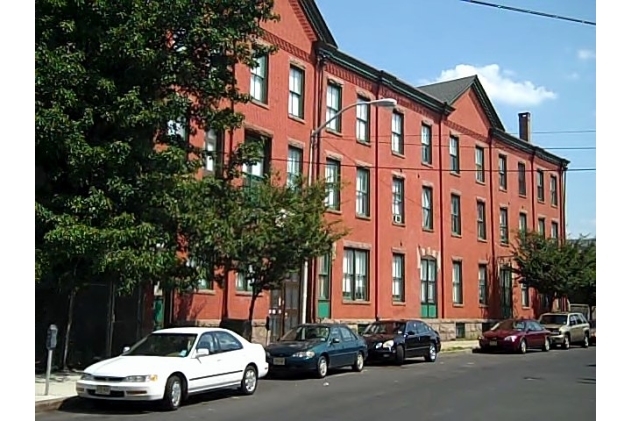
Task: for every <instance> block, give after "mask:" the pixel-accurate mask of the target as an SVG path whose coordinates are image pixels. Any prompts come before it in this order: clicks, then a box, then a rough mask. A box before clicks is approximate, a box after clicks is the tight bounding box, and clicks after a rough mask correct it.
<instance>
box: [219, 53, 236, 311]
mask: <svg viewBox="0 0 631 421" xmlns="http://www.w3.org/2000/svg"><path fill="white" fill-rule="evenodd" d="M233 47H234V45H233ZM232 77H233V78H234V80H236V77H237V69H236V67H235V66H233V67H232ZM230 110H231V111H232V113H233V114H234V101H230ZM233 148H234V128H230V130H229V131H228V153H227V154H224V155H227V158H228V159H230V157H231V154H232V151H233ZM225 150H226V148H225V147H224V151H225ZM221 159H222V161H223V163H224V165H225V160H226V156H222V157H221ZM222 176H223V174H222ZM224 182H225V179H224ZM221 298H222V300H221V301H222V303H221V317H222V318H223V319H227V318H229V314H230V311H229V306H230V272H228V271H224V274H223V296H222V297H221Z"/></svg>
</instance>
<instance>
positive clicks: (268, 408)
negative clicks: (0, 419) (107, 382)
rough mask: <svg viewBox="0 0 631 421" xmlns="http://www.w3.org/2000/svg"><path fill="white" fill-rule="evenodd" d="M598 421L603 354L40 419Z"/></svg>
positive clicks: (465, 358)
mask: <svg viewBox="0 0 631 421" xmlns="http://www.w3.org/2000/svg"><path fill="white" fill-rule="evenodd" d="M543 418H545V419H561V420H573V421H582V420H589V421H593V420H594V419H596V349H595V348H588V349H581V348H572V349H571V350H569V351H562V350H553V351H550V352H547V353H544V352H530V353H528V354H526V355H486V354H468V353H467V354H463V353H461V354H451V355H449V354H444V355H439V358H438V361H437V362H436V363H433V364H432V363H424V362H418V363H416V362H415V363H409V364H406V365H404V366H403V367H388V366H386V367H381V366H367V367H366V368H365V370H364V371H363V372H362V373H352V372H349V371H346V372H344V371H342V372H340V373H336V374H331V375H329V377H327V378H326V379H324V380H315V379H304V378H291V379H281V380H276V379H269V380H267V379H265V380H262V381H261V383H260V384H259V389H258V390H257V392H256V394H255V395H253V396H247V397H244V396H236V395H235V394H232V393H214V394H210V395H206V396H202V397H196V398H193V399H192V400H191V402H189V403H187V404H186V405H185V406H183V407H182V408H180V410H179V411H176V412H159V411H156V412H154V411H152V410H147V409H143V408H138V407H129V406H116V407H113V408H108V409H107V410H99V412H97V411H96V410H94V409H91V408H88V407H81V405H78V406H77V405H74V407H72V406H69V407H68V408H67V409H62V410H60V411H56V412H52V413H44V414H41V415H37V416H36V419H37V420H38V421H65V420H73V421H82V420H86V421H88V420H89V421H100V420H113V419H116V420H124V419H129V420H134V421H135V420H143V419H145V420H147V421H149V420H151V421H171V420H172V421H185V420H207V419H212V420H213V421H243V420H261V421H271V420H280V421H282V420H300V421H315V420H318V421H324V420H337V421H342V420H343V421H360V420H361V421H366V420H383V419H423V420H424V421H429V420H431V421H452V420H453V421H461V420H467V421H477V420H485V421H494V420H499V419H503V420H510V421H522V420H523V421H526V420H528V421H531V420H532V419H543Z"/></svg>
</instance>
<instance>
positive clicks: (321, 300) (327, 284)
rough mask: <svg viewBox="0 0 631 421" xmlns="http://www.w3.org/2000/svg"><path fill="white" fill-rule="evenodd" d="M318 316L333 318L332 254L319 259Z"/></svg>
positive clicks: (320, 317)
mask: <svg viewBox="0 0 631 421" xmlns="http://www.w3.org/2000/svg"><path fill="white" fill-rule="evenodd" d="M317 267H318V318H319V319H330V318H331V255H324V256H322V257H320V258H319V259H318V263H317Z"/></svg>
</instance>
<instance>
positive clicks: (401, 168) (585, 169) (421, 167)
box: [215, 145, 596, 174]
mask: <svg viewBox="0 0 631 421" xmlns="http://www.w3.org/2000/svg"><path fill="white" fill-rule="evenodd" d="M331 147H332V148H333V149H335V151H336V153H338V154H339V155H342V156H343V157H344V158H346V159H349V160H351V161H354V160H355V158H352V157H350V156H348V155H347V154H345V153H344V152H342V151H340V150H339V149H338V148H336V147H335V146H333V145H331ZM215 155H221V156H229V155H230V152H224V153H219V154H215ZM268 159H269V160H270V161H273V162H285V163H287V162H292V163H296V160H294V159H289V158H278V157H270V158H268ZM331 159H333V160H334V161H338V164H337V165H339V166H340V167H341V168H357V167H362V165H361V164H343V163H342V162H339V159H336V158H331ZM299 163H300V164H303V163H307V162H306V161H305V160H304V159H303V160H301V161H300V162H299ZM321 164H322V165H324V166H326V163H325V162H321ZM366 164H369V165H370V168H377V169H380V170H393V171H395V170H396V171H418V172H420V173H431V172H449V173H453V172H454V171H452V170H451V168H434V167H429V166H427V165H424V164H420V163H419V165H418V166H416V167H411V166H401V165H379V167H377V166H374V165H372V164H370V163H366ZM476 171H478V169H477V168H460V169H459V170H458V171H457V172H458V173H462V172H476ZM483 171H484V173H485V174H486V173H488V172H491V173H499V172H505V173H514V172H519V171H520V170H518V169H506V170H504V171H500V170H499V169H494V168H484V169H483ZM536 171H543V172H553V173H556V172H557V171H558V170H557V169H547V168H537V169H533V168H526V169H525V172H526V173H532V172H536ZM566 171H568V172H594V171H596V168H593V167H579V168H567V169H566Z"/></svg>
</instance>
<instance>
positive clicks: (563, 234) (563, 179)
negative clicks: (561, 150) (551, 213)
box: [559, 164, 567, 242]
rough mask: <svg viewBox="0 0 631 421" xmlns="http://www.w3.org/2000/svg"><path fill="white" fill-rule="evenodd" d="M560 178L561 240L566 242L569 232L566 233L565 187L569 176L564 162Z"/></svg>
mask: <svg viewBox="0 0 631 421" xmlns="http://www.w3.org/2000/svg"><path fill="white" fill-rule="evenodd" d="M559 173H560V174H559V175H560V177H559V179H560V180H561V186H560V189H561V194H560V196H561V206H559V208H560V210H561V215H560V218H559V219H560V220H561V233H560V234H561V242H565V240H566V239H567V233H566V226H565V200H566V193H565V192H566V189H565V182H566V176H567V165H566V164H563V166H561V168H560V169H559Z"/></svg>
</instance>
